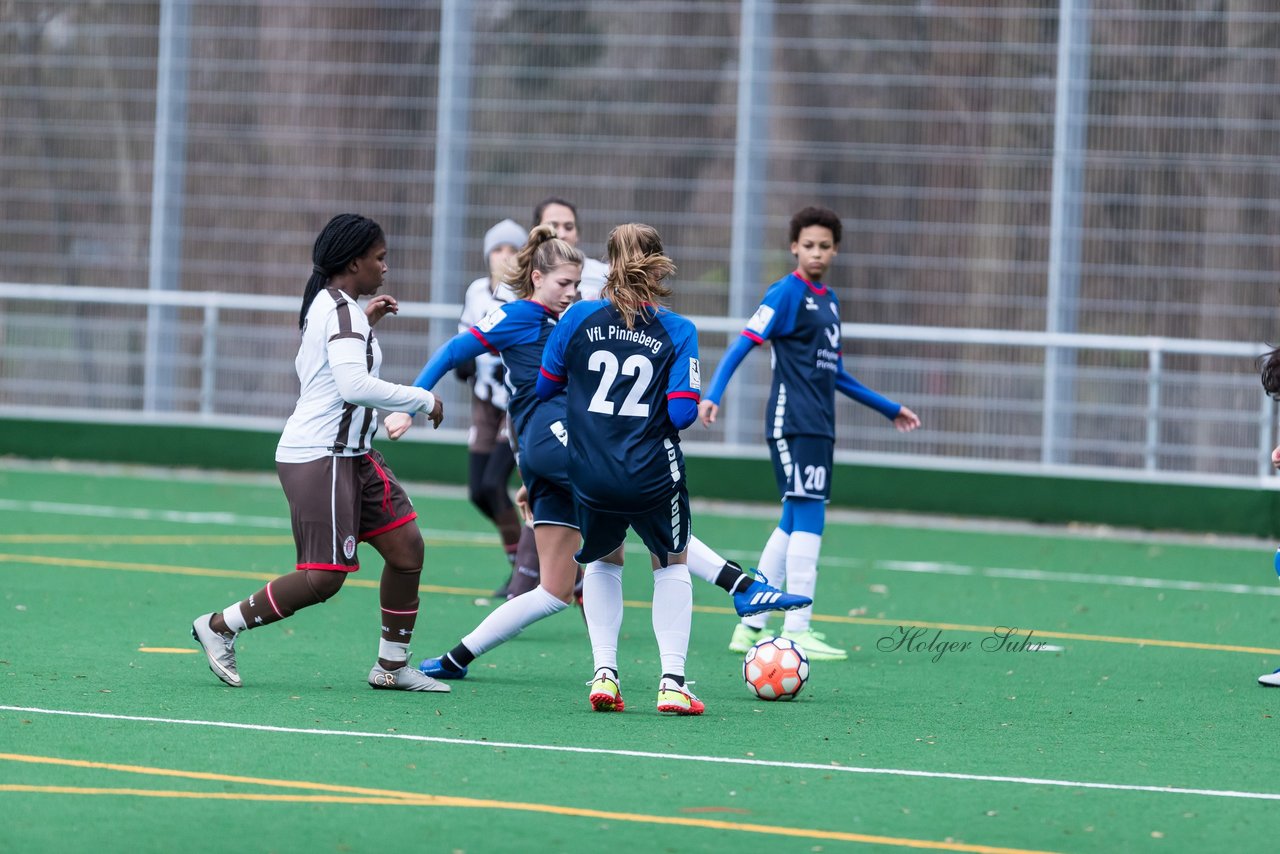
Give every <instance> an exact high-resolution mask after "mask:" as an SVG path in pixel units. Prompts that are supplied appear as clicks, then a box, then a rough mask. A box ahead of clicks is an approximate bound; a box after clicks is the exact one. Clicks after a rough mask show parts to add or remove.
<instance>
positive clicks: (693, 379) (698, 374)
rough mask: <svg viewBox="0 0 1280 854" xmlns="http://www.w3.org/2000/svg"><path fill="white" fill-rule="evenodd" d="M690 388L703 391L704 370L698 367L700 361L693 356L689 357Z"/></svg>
mask: <svg viewBox="0 0 1280 854" xmlns="http://www.w3.org/2000/svg"><path fill="white" fill-rule="evenodd" d="M689 388H691V389H695V390H697V391H701V390H702V370H701V369H700V368H699V367H698V360H697V359H695V358H693V357H692V356H690V357H689Z"/></svg>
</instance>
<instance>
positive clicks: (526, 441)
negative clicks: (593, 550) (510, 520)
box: [518, 407, 578, 528]
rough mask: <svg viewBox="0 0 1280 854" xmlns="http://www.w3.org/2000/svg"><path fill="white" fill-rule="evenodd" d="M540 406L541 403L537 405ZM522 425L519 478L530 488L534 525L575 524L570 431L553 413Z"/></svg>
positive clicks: (530, 505)
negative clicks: (570, 466)
mask: <svg viewBox="0 0 1280 854" xmlns="http://www.w3.org/2000/svg"><path fill="white" fill-rule="evenodd" d="M540 409H541V407H540ZM538 416H539V413H538V412H537V411H535V412H534V414H533V416H532V417H530V418H529V420H528V421H527V422H526V423H525V425H524V431H523V432H522V433H521V434H520V454H519V457H518V462H519V464H520V479H521V480H523V481H524V486H525V489H527V490H528V491H529V507H530V509H532V510H533V524H534V525H564V526H566V527H569V528H576V527H578V510H577V502H576V501H575V500H574V498H573V487H572V486H570V485H569V448H568V447H567V446H566V443H567V442H568V441H569V434H568V433H567V432H566V431H565V427H564V424H563V423H562V422H561V421H560V420H559V419H556V418H554V417H545V418H539V417H538Z"/></svg>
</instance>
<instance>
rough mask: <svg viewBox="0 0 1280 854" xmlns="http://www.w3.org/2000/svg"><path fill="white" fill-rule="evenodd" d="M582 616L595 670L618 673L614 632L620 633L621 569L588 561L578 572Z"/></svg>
mask: <svg viewBox="0 0 1280 854" xmlns="http://www.w3.org/2000/svg"><path fill="white" fill-rule="evenodd" d="M582 613H583V615H584V616H585V617H586V618H587V634H588V635H589V636H590V637H591V656H592V658H593V659H594V661H595V669H596V670H599V669H600V668H601V667H608V668H609V669H610V670H612V671H613V672H614V673H617V672H618V633H619V632H620V631H622V567H620V566H618V565H617V564H616V563H605V562H604V561H602V560H596V561H592V562H591V563H589V564H587V566H586V568H585V569H584V570H583V571H582Z"/></svg>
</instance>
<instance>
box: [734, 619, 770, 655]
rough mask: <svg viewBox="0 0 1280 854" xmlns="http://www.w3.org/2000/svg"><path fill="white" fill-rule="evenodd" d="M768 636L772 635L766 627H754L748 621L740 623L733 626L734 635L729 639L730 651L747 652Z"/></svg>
mask: <svg viewBox="0 0 1280 854" xmlns="http://www.w3.org/2000/svg"><path fill="white" fill-rule="evenodd" d="M767 637H771V635H770V634H769V633H768V631H767V630H765V629H753V628H751V627H750V626H748V625H747V624H746V623H738V625H736V626H734V627H733V637H731V638H730V639H729V651H730V652H740V653H745V652H747V651H749V650H750V649H751V647H753V646H755V645H756V644H758V643H760V641H762V640H764V639H765V638H767Z"/></svg>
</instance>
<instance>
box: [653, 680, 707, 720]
mask: <svg viewBox="0 0 1280 854" xmlns="http://www.w3.org/2000/svg"><path fill="white" fill-rule="evenodd" d="M706 710H707V707H706V706H705V705H703V702H702V701H701V700H699V699H698V698H697V697H695V696H693V692H692V691H690V690H689V685H688V684H687V683H686V684H684V685H677V684H676V682H675V680H674V679H663V680H662V681H661V682H660V683H658V711H659V712H660V713H662V714H664V715H700V714H702V713H703V712H705V711H706Z"/></svg>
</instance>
